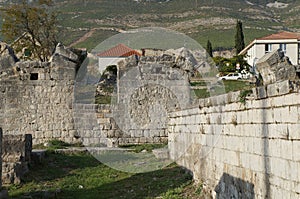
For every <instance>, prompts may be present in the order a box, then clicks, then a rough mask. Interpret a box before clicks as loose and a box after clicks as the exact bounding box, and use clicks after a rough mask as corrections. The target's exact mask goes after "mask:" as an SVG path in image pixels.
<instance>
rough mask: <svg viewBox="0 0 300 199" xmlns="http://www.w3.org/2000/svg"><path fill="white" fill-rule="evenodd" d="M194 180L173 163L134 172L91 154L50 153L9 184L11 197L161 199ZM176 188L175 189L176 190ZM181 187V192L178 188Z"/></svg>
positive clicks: (178, 192)
mask: <svg viewBox="0 0 300 199" xmlns="http://www.w3.org/2000/svg"><path fill="white" fill-rule="evenodd" d="M190 183H191V176H190V175H189V174H187V173H186V171H185V170H183V169H182V168H180V167H178V166H177V165H176V164H172V165H170V166H168V167H166V168H164V169H160V170H157V171H153V172H148V173H141V174H130V173H125V172H121V171H117V170H114V169H111V168H109V167H107V166H105V165H103V164H101V163H100V162H99V161H97V160H96V159H95V158H94V157H93V156H91V155H89V154H87V153H78V154H72V155H65V154H57V153H50V152H49V153H47V157H46V159H45V160H44V162H42V163H41V164H39V165H33V166H31V167H30V171H29V173H27V174H26V175H25V176H24V178H23V180H22V184H21V185H12V186H9V187H7V188H8V191H9V196H10V198H75V199H76V198H78V199H81V198H105V199H106V198H128V199H131V198H157V197H161V196H163V195H165V193H168V192H169V193H170V192H176V193H177V194H180V191H178V190H177V189H178V188H180V187H182V186H185V185H187V184H190ZM172 190H174V191H172ZM176 190H177V191H176Z"/></svg>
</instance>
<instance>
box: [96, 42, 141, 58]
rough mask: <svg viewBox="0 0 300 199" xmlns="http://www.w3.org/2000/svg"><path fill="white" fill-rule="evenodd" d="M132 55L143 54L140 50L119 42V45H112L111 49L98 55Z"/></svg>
mask: <svg viewBox="0 0 300 199" xmlns="http://www.w3.org/2000/svg"><path fill="white" fill-rule="evenodd" d="M132 55H138V56H141V54H140V53H139V52H137V51H136V50H133V49H131V48H129V47H128V46H126V45H124V44H118V45H117V46H115V47H112V48H111V49H108V50H106V51H103V52H101V53H99V54H97V56H99V57H129V56H132Z"/></svg>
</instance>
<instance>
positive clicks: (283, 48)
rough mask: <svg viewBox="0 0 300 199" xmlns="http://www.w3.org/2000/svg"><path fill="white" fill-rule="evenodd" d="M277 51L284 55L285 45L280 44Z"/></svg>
mask: <svg viewBox="0 0 300 199" xmlns="http://www.w3.org/2000/svg"><path fill="white" fill-rule="evenodd" d="M279 49H280V50H281V51H282V52H283V53H284V54H286V44H280V45H279Z"/></svg>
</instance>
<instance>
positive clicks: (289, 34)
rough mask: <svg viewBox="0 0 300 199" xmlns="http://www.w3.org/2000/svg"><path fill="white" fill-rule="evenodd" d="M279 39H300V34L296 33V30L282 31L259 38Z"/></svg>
mask: <svg viewBox="0 0 300 199" xmlns="http://www.w3.org/2000/svg"><path fill="white" fill-rule="evenodd" d="M279 39H299V40H300V34H299V33H294V32H287V31H282V32H279V33H275V34H272V35H268V36H265V37H262V38H258V39H257V40H279Z"/></svg>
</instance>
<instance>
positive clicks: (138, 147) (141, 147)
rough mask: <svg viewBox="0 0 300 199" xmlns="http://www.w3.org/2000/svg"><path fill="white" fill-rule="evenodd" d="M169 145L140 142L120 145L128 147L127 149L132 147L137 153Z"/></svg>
mask: <svg viewBox="0 0 300 199" xmlns="http://www.w3.org/2000/svg"><path fill="white" fill-rule="evenodd" d="M166 146H168V144H139V145H134V144H130V145H123V146H120V147H121V148H126V149H132V150H133V151H134V152H136V153H140V152H142V151H144V150H146V151H147V152H152V150H153V149H159V148H164V147H166Z"/></svg>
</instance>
